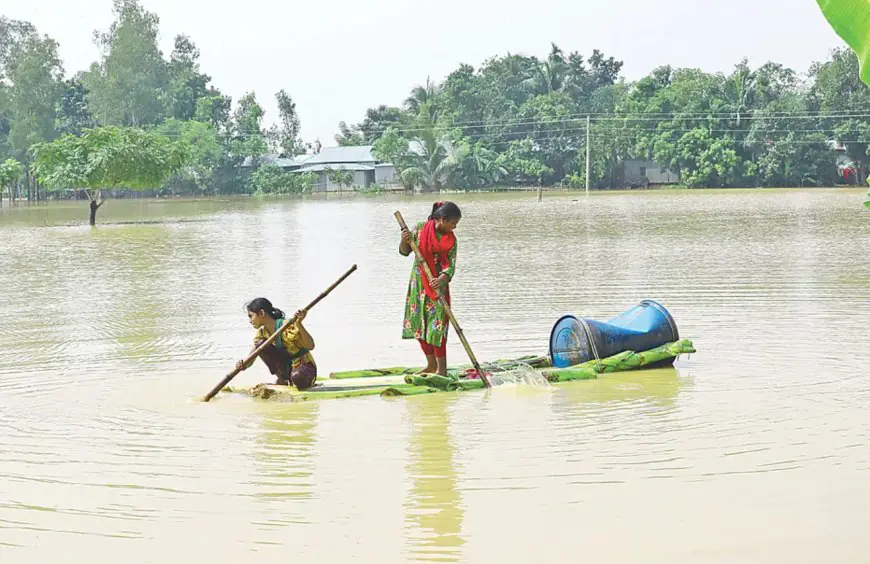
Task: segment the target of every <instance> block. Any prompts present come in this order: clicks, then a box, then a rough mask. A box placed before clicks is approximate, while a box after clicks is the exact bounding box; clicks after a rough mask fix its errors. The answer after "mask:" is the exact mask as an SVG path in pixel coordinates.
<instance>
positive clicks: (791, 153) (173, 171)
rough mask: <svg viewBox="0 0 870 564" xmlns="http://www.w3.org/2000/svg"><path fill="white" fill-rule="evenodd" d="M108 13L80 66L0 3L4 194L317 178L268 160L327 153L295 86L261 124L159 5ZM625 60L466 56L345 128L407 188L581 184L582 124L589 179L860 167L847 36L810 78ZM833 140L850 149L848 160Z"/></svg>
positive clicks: (825, 179)
mask: <svg viewBox="0 0 870 564" xmlns="http://www.w3.org/2000/svg"><path fill="white" fill-rule="evenodd" d="M114 15H115V17H114V21H113V23H112V25H111V26H110V28H109V29H108V30H104V31H101V32H98V33H95V41H96V43H97V45H98V46H99V48H100V58H99V60H97V61H95V62H94V63H93V64H92V65H91V66H90V68H88V69H86V70H83V71H81V72H77V73H75V74H73V75H72V76H71V77H70V78H67V73H66V71H65V69H64V67H63V64H62V62H61V60H60V58H59V56H58V44H57V43H56V42H55V41H54V40H53V39H51V38H50V37H47V36H45V35H42V34H40V33H39V32H38V30H37V29H36V28H35V27H34V26H33V25H31V24H30V23H27V22H21V21H13V20H9V19H6V18H2V17H0V194H2V193H3V188H5V190H6V193H7V194H9V195H14V196H17V197H22V196H23V197H29V198H34V197H38V195H39V194H40V191H41V190H46V189H47V190H56V191H58V193H59V194H60V193H62V194H64V195H70V194H72V192H69V191H70V190H73V189H75V190H78V189H84V190H89V191H90V192H89V195H90V197H91V200H92V204H94V202H96V193H97V191H99V190H100V189H105V188H129V189H136V187H139V188H141V187H143V186H150V187H151V188H153V189H155V190H159V191H162V192H166V193H195V194H234V193H290V194H298V193H304V192H306V191H308V190H310V189H311V185H312V182H313V178H312V177H311V175H298V174H289V173H285V172H283V171H282V170H281V169H279V168H278V167H276V166H274V165H269V164H262V162H263V159H262V158H263V156H264V155H266V154H267V153H274V154H282V155H285V156H293V155H299V154H303V153H306V152H311V151H317V150H319V142H316V143H315V144H311V143H306V142H304V141H303V140H302V139H301V137H300V120H299V116H298V114H297V111H296V105H295V103H294V102H293V99H292V97H291V96H290V94H289V93H287V92H285V91H283V90H282V91H281V92H278V93H277V94H276V99H277V103H278V111H279V115H278V116H277V117H278V119H277V124H276V125H274V126H272V127H269V128H265V127H264V111H263V108H262V106H260V104H259V103H258V101H257V97H256V95H255V93H253V92H250V93H248V94H246V95H245V96H243V97H242V98H240V99H238V100H236V101H235V103H234V101H233V100H232V99H231V98H230V97H229V96H227V95H225V94H223V93H222V92H221V91H220V90H219V89H218V88H217V87H215V86H214V85H213V84H212V81H211V78H210V77H209V76H208V75H207V74H206V73H204V72H203V70H202V69H201V68H200V64H199V50H198V49H197V47H196V45H195V44H194V42H193V41H192V40H191V39H190V38H189V37H187V36H185V35H179V36H178V37H176V38H175V41H174V47H173V49H172V51H171V52H170V53H169V54H168V57H167V56H165V55H164V54H163V53H162V52H161V50H160V48H159V47H158V44H157V37H158V32H159V19H158V17H157V16H156V15H155V14H153V13H150V12H148V11H146V10H144V9H143V8H142V6H141V5H140V4H139V3H138V2H137V1H136V0H114ZM621 71H622V62H621V61H618V60H615V59H614V58H613V57H607V56H605V55H604V54H602V53H600V52H599V51H593V52H592V54H591V55H589V56H588V57H587V56H583V55H581V54H580V53H577V52H570V53H566V52H564V51H563V50H562V49H561V48H559V47H558V46H556V45H552V46H551V50H550V52H549V55H548V56H547V57H546V58H538V57H533V56H525V55H516V54H507V55H504V56H499V57H493V58H491V59H489V60H487V61H484V62H483V64H482V65H480V67H479V68H474V67H472V66H470V65H467V64H463V65H460V66H459V68H457V69H456V70H455V71H454V72H452V73H451V74H450V75H449V76H447V77H446V78H445V79H444V80H443V81H440V82H431V81H428V80H427V82H426V83H425V85H422V86H418V87H416V88H414V89H413V90H412V91H411V93H410V95H409V96H408V98H407V100H406V101H405V103H404V104H403V105H402V106H401V107H389V106H379V107H377V108H372V109H370V110H368V112H367V113H366V116H365V119H364V120H363V121H362V122H360V123H358V124H355V125H348V124H347V123H345V122H342V123H340V124H339V134H338V135H337V136H336V141H337V142H338V143H339V144H341V145H355V144H372V145H374V146H375V153H376V155H378V157H379V158H380V159H382V160H384V161H388V162H392V163H393V164H394V165H395V166H396V169H397V173H398V178H399V179H400V181H401V182H402V183H403V184H404V185H405V187H406V188H408V189H411V188H415V187H418V188H422V189H424V190H438V189H440V188H442V187H451V188H459V189H482V188H487V187H492V186H497V185H517V184H519V185H523V184H530V185H538V184H543V185H546V186H555V185H562V186H570V187H582V186H584V185H585V183H586V178H585V171H586V144H587V139H589V142H590V147H589V148H590V151H589V152H590V154H591V159H590V163H589V165H590V166H589V169H590V183H591V185H592V186H593V187H595V188H610V187H620V186H622V185H623V184H624V179H623V177H622V174H621V164H622V163H623V162H624V161H625V160H626V159H648V160H652V161H655V162H656V163H658V164H659V165H660V166H663V167H666V168H667V169H669V170H670V171H671V172H673V173H675V174H677V175H679V178H680V182H681V183H682V184H684V185H686V186H689V187H735V186H795V185H801V186H807V185H831V184H834V183H837V182H838V181H842V172H843V170H846V172H847V174H846V178H847V179H848V180H853V181H855V182H856V183H862V184H863V183H864V182H865V176H866V171H867V167H868V164H870V155H868V149H870V142H868V140H870V136H868V133H870V90H868V87H867V86H865V85H864V84H863V83H862V82H861V81H860V79H859V75H858V64H857V58H856V57H855V55H854V54H853V53H852V52H851V51H849V50H847V49H840V50H836V51H834V52H832V53H831V54H830V57H829V58H828V59H827V60H826V61H823V62H819V63H816V64H814V65H813V66H812V67H811V69H810V71H809V73H808V74H807V75H805V76H802V75H799V74H798V73H797V72H795V71H793V70H791V69H788V68H785V67H783V66H782V65H779V64H776V63H767V64H765V65H762V66H761V67H758V68H751V67H750V66H749V65H748V64H747V63H746V61H742V62H740V63H739V64H737V65H736V66H735V68H734V70H733V71H732V72H730V73H728V74H718V73H717V74H711V73H706V72H703V71H700V70H697V69H675V68H671V67H669V66H665V67H661V68H658V69H655V70H654V71H652V72H651V73H650V75H648V76H647V77H645V78H643V79H641V80H638V81H636V82H633V83H629V82H627V81H626V80H625V79H624V77H622V75H621ZM587 120H588V121H587ZM587 123H589V124H590V126H589V128H588V130H587ZM103 130H104V131H103ZM132 130H135V131H132ZM835 145H836V146H841V147H843V148H844V151H843V152H841V153H839V154H840V155H841V157H842V156H844V157H845V158H840V161H841V162H840V163H839V165H838V152H837V151H835V150H834V149H833V147H834V146H835ZM122 156H123V157H122ZM842 161H848V163H845V162H842ZM124 163H128V164H127V165H124ZM243 163H244V164H246V166H242V165H243ZM850 163H851V164H850ZM124 166H126V167H127V168H126V169H124ZM849 173H851V174H849Z"/></svg>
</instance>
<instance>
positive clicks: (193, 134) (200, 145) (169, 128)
mask: <svg viewBox="0 0 870 564" xmlns="http://www.w3.org/2000/svg"><path fill="white" fill-rule="evenodd" d="M157 132H159V133H160V134H161V135H163V136H164V137H166V138H167V139H169V140H175V141H178V142H180V143H182V144H183V145H184V146H185V147H186V150H187V160H186V163H185V165H184V166H183V167H182V168H180V169H179V170H178V171H176V172H174V173H173V174H172V175H171V176H170V177H169V178H168V180H167V181H166V184H165V187H166V188H167V189H168V190H170V191H171V192H172V193H179V192H181V193H184V192H196V193H207V192H214V188H215V184H216V182H215V177H216V175H217V174H218V173H219V171H220V167H221V164H222V159H223V156H224V145H223V143H222V141H221V138H220V135H218V133H217V131H215V129H214V127H212V125H211V124H209V123H202V122H199V121H178V120H174V119H170V120H167V121H166V122H165V123H163V124H161V125H160V126H159V127H158V128H157Z"/></svg>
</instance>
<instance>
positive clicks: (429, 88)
mask: <svg viewBox="0 0 870 564" xmlns="http://www.w3.org/2000/svg"><path fill="white" fill-rule="evenodd" d="M440 93H441V86H440V85H438V84H436V83H434V82H432V81H431V80H429V77H428V76H427V77H426V85H425V86H415V87H414V89H413V90H411V95H410V96H408V97H407V98H406V99H405V108H406V109H407V110H408V111H409V112H411V113H413V114H414V115H416V116H420V117H423V116H422V114H421V112H422V111H423V109H424V108H425V109H426V110H427V112H426V113H427V115H426V116H425V117H426V118H428V120H429V121H430V122H432V123H435V122H437V121H438V116H439V108H438V103H437V98H438V95H439V94H440Z"/></svg>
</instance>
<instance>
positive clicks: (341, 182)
mask: <svg viewBox="0 0 870 564" xmlns="http://www.w3.org/2000/svg"><path fill="white" fill-rule="evenodd" d="M323 172H324V173H325V174H326V178H328V179H329V182H331V183H332V184H336V185H338V186H339V188H344V187H345V186H347V187H350V186H351V185H352V184H353V171H350V170H341V169H338V168H331V167H327V168H326V169H324V171H323Z"/></svg>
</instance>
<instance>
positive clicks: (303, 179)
mask: <svg viewBox="0 0 870 564" xmlns="http://www.w3.org/2000/svg"><path fill="white" fill-rule="evenodd" d="M316 176H317V175H316V174H314V173H312V172H304V173H294V172H288V171H285V170H282V169H281V167H279V166H277V165H274V164H265V165H263V166H261V167H259V168H258V169H257V170H255V171H254V173H253V174H252V175H251V187H252V188H253V189H254V193H255V194H258V195H266V194H275V195H294V196H302V195H305V194H310V193H311V188H312V187H313V185H314V181H315V179H316Z"/></svg>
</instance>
